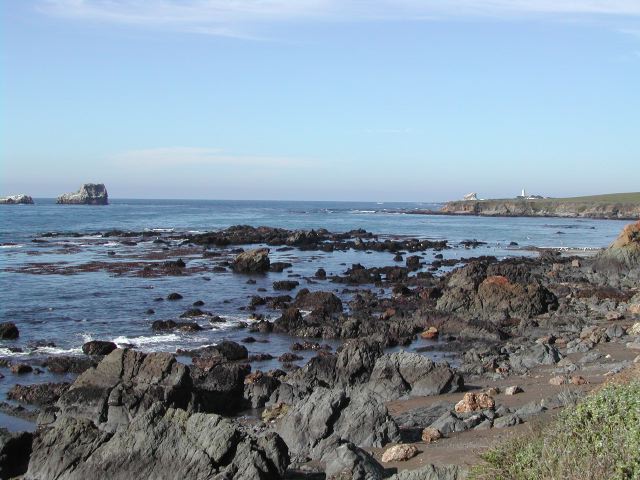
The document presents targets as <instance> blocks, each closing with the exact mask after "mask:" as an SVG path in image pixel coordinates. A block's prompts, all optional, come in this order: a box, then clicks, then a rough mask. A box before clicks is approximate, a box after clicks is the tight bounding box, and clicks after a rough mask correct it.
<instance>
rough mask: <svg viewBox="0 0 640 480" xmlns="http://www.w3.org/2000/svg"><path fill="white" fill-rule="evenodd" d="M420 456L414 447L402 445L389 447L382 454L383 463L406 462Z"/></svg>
mask: <svg viewBox="0 0 640 480" xmlns="http://www.w3.org/2000/svg"><path fill="white" fill-rule="evenodd" d="M417 454H418V449H417V448H416V447H415V446H414V445H410V444H400V445H394V446H393V447H389V448H388V449H387V450H385V451H384V453H383V454H382V463H390V462H404V461H406V460H409V459H410V458H413V457H415V456H416V455H417Z"/></svg>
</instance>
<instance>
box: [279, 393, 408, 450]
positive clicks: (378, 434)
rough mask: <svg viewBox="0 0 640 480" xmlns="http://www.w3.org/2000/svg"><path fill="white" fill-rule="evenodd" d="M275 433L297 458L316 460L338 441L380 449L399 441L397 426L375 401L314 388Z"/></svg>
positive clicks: (356, 395) (385, 410) (292, 409)
mask: <svg viewBox="0 0 640 480" xmlns="http://www.w3.org/2000/svg"><path fill="white" fill-rule="evenodd" d="M276 431H277V432H278V433H279V434H280V436H281V437H282V438H283V439H284V441H285V442H286V443H287V445H288V446H289V449H290V451H291V453H292V454H294V455H295V456H296V457H298V458H301V459H306V458H312V459H316V460H317V459H320V458H322V457H323V455H324V454H325V453H326V451H327V450H328V448H329V447H330V446H335V445H336V444H337V443H339V442H340V441H341V440H344V441H348V442H352V443H354V444H356V445H359V446H362V447H381V446H383V445H384V444H386V443H388V442H391V441H397V440H399V439H400V433H399V430H398V427H397V425H396V424H395V423H394V421H393V420H392V419H391V417H390V416H389V414H388V411H387V408H386V407H385V406H384V404H383V403H382V402H380V401H379V400H378V399H377V398H375V397H372V396H370V395H368V394H366V393H365V392H362V391H353V392H351V393H348V392H346V391H345V390H343V389H333V390H329V389H326V388H321V387H319V388H317V389H316V390H315V391H314V392H313V393H312V394H311V395H310V396H309V397H308V398H306V399H305V400H304V401H300V402H297V403H296V404H294V405H293V406H292V407H291V408H290V409H289V411H288V412H287V414H286V415H285V416H284V417H283V418H282V419H281V420H280V421H279V423H278V424H277V427H276Z"/></svg>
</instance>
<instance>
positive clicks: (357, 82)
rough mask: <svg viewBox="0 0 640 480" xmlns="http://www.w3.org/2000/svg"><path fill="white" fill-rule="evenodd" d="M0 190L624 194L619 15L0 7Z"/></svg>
mask: <svg viewBox="0 0 640 480" xmlns="http://www.w3.org/2000/svg"><path fill="white" fill-rule="evenodd" d="M0 22H1V25H0V195H7V194H17V193H26V194H29V195H32V196H34V197H53V196H57V195H59V194H60V193H63V192H68V191H75V190H77V189H78V187H79V186H80V184H82V183H85V182H101V183H105V184H106V186H107V189H108V191H109V194H110V196H111V197H112V198H113V197H119V198H204V199H281V200H370V201H443V200H451V199H456V198H461V197H462V196H463V195H464V194H466V193H469V192H478V194H479V196H481V197H484V198H490V197H500V198H504V197H510V196H515V195H517V194H519V193H520V190H521V189H522V188H526V189H527V191H528V192H531V193H537V194H541V195H545V196H573V195H589V194H599V193H610V192H627V191H640V0H393V1H391V0H368V1H366V2H365V1H362V0H235V1H233V0H129V1H123V0H2V2H1V3H0Z"/></svg>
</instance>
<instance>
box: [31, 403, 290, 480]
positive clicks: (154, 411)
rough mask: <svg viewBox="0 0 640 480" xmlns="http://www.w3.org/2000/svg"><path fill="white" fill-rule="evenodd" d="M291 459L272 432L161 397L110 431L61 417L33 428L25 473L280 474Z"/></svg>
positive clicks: (63, 477)
mask: <svg viewBox="0 0 640 480" xmlns="http://www.w3.org/2000/svg"><path fill="white" fill-rule="evenodd" d="M288 463H289V459H288V453H287V447H286V445H285V444H284V442H283V441H282V440H281V439H280V438H279V437H278V436H277V435H276V434H274V433H268V434H266V435H263V436H260V437H254V436H251V435H248V434H246V433H244V432H243V431H241V430H240V429H239V428H238V427H237V426H236V425H235V424H234V423H233V422H232V421H231V420H228V419H225V418H223V417H220V416H218V415H214V414H199V413H197V414H192V415H189V414H188V413H187V412H186V411H184V410H180V409H165V408H164V407H163V406H162V405H161V404H160V403H155V404H153V405H152V406H151V407H150V408H149V409H148V410H147V411H145V412H144V413H142V414H140V415H138V416H137V417H135V418H134V419H133V420H132V421H131V423H130V424H129V425H127V426H126V427H122V428H120V429H118V430H117V431H116V432H114V433H109V432H105V431H103V430H100V429H98V428H97V427H96V426H95V425H94V424H93V423H92V422H91V421H89V420H87V419H76V418H71V417H63V418H61V419H59V420H58V421H57V422H56V423H55V424H54V426H53V427H51V428H44V429H42V430H40V431H38V433H37V434H36V435H35V437H34V441H33V452H32V455H31V461H30V463H29V470H28V472H27V474H26V476H25V478H26V479H34V480H35V479H48V478H56V479H59V480H70V479H86V478H110V479H117V480H120V479H122V480H125V479H127V480H128V479H131V478H154V479H167V480H168V479H175V478H194V479H204V478H213V477H214V475H216V474H218V475H221V477H220V478H234V479H243V480H244V479H246V480H249V479H255V478H259V479H278V478H282V476H283V475H284V472H285V470H286V467H287V465H288Z"/></svg>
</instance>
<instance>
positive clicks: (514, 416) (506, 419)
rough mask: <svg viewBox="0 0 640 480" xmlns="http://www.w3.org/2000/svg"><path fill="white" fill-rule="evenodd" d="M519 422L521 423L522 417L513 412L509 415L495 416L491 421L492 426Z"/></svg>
mask: <svg viewBox="0 0 640 480" xmlns="http://www.w3.org/2000/svg"><path fill="white" fill-rule="evenodd" d="M520 423H522V419H521V418H520V417H519V416H518V415H517V414H515V413H513V414H511V415H506V416H504V417H500V418H496V419H495V420H494V421H493V428H506V427H513V426H514V425H518V424H520Z"/></svg>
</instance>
